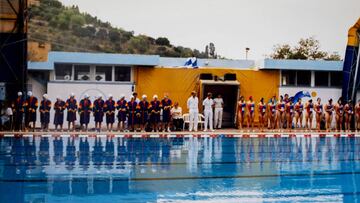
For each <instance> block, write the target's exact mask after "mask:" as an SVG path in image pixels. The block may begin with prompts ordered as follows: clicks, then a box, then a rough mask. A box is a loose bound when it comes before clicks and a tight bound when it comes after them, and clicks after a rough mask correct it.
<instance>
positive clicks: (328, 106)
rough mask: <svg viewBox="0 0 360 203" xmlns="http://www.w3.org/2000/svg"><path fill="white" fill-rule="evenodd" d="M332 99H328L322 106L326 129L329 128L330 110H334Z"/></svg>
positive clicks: (328, 129)
mask: <svg viewBox="0 0 360 203" xmlns="http://www.w3.org/2000/svg"><path fill="white" fill-rule="evenodd" d="M332 101H333V100H332V99H329V102H328V103H327V104H325V106H324V110H325V121H326V125H325V128H326V130H327V131H330V130H331V122H332V112H333V111H334V106H333V104H332Z"/></svg>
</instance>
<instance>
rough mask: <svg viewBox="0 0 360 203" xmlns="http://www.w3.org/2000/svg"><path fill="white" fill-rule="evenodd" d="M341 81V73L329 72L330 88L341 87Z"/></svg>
mask: <svg viewBox="0 0 360 203" xmlns="http://www.w3.org/2000/svg"><path fill="white" fill-rule="evenodd" d="M342 80H343V74H342V72H330V85H331V87H341V86H342Z"/></svg>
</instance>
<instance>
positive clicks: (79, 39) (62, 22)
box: [28, 0, 208, 58]
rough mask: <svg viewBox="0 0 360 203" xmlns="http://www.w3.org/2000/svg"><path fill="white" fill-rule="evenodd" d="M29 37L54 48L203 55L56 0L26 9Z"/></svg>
mask: <svg viewBox="0 0 360 203" xmlns="http://www.w3.org/2000/svg"><path fill="white" fill-rule="evenodd" d="M29 15H30V23H29V32H28V36H29V40H30V41H38V42H50V43H51V45H52V50H54V51H86V52H107V53H128V54H158V55H160V56H168V57H191V56H195V57H198V58H207V57H208V56H207V54H205V53H204V52H200V51H198V50H196V49H194V50H193V49H190V48H186V47H181V46H173V45H171V44H170V41H169V40H168V39H167V38H165V37H160V38H157V39H154V38H152V37H150V36H146V35H134V32H132V31H126V30H124V29H121V28H116V27H113V26H112V25H111V24H110V23H109V22H103V21H101V20H99V19H98V18H97V17H94V16H91V15H90V14H88V13H81V12H80V11H79V8H78V7H77V6H72V7H65V6H64V5H62V3H61V2H59V1H57V0H41V1H40V4H39V5H33V6H32V7H31V10H30V13H29Z"/></svg>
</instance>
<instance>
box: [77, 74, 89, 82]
mask: <svg viewBox="0 0 360 203" xmlns="http://www.w3.org/2000/svg"><path fill="white" fill-rule="evenodd" d="M77 80H84V81H86V80H90V77H89V75H88V74H78V76H77Z"/></svg>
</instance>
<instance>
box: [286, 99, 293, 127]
mask: <svg viewBox="0 0 360 203" xmlns="http://www.w3.org/2000/svg"><path fill="white" fill-rule="evenodd" d="M285 112H286V122H287V125H286V127H287V128H288V129H290V130H291V129H292V122H293V119H294V104H293V101H292V99H290V100H289V102H288V103H287V104H286V106H285Z"/></svg>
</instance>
